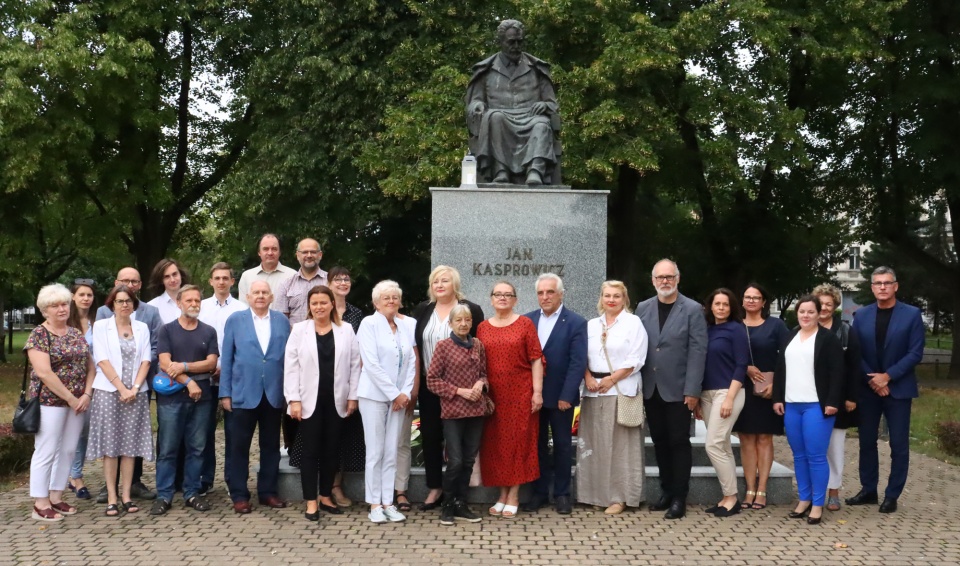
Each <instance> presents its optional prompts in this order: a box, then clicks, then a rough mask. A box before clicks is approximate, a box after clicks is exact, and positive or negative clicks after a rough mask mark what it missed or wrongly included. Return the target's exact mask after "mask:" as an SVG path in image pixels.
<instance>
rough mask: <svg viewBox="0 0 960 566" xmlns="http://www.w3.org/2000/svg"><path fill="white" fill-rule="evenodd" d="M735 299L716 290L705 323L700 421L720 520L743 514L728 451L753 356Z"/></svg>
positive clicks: (707, 304)
mask: <svg viewBox="0 0 960 566" xmlns="http://www.w3.org/2000/svg"><path fill="white" fill-rule="evenodd" d="M736 300H737V299H736V296H735V295H734V294H733V291H731V290H729V289H717V290H716V291H714V292H713V293H710V295H709V296H708V297H707V300H706V301H704V308H705V312H704V315H705V316H706V318H707V336H708V342H707V363H706V366H705V368H704V372H703V388H702V390H701V393H700V406H699V407H698V408H697V418H702V419H703V421H704V423H705V424H706V425H707V442H706V449H707V456H708V457H709V458H710V463H711V464H713V468H714V469H715V470H716V471H717V478H718V479H719V480H720V489H721V490H722V491H723V499H721V500H720V502H719V503H717V504H716V505H714V506H713V507H710V508H709V509H707V513H713V514H714V515H716V516H717V517H729V516H731V515H736V514H737V513H739V512H740V498H739V497H738V496H737V463H736V461H735V460H734V457H733V447H732V446H731V445H730V433H731V432H732V431H733V424H734V423H735V422H737V417H738V416H739V415H740V411H741V410H743V402H744V392H743V382H744V379H745V378H746V375H747V365H749V363H750V354H749V351H748V350H747V328H746V327H745V326H744V325H743V322H742V321H741V316H740V309H739V307H738V306H737V302H736Z"/></svg>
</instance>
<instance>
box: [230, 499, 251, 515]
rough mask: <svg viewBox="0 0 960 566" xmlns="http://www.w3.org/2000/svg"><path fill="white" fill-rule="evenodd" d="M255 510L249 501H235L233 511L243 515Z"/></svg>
mask: <svg viewBox="0 0 960 566" xmlns="http://www.w3.org/2000/svg"><path fill="white" fill-rule="evenodd" d="M251 511H253V508H252V507H250V502H249V501H234V502H233V512H234V513H239V514H241V515H246V514H248V513H250V512H251Z"/></svg>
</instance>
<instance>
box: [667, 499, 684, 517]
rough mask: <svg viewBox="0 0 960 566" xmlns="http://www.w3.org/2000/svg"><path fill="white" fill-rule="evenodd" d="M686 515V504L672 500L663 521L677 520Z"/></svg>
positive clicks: (682, 501)
mask: <svg viewBox="0 0 960 566" xmlns="http://www.w3.org/2000/svg"><path fill="white" fill-rule="evenodd" d="M686 514H687V502H686V501H684V500H682V499H674V500H673V502H671V503H670V508H669V509H667V513H666V514H665V515H664V516H663V518H664V519H679V518H680V517H683V516H684V515H686Z"/></svg>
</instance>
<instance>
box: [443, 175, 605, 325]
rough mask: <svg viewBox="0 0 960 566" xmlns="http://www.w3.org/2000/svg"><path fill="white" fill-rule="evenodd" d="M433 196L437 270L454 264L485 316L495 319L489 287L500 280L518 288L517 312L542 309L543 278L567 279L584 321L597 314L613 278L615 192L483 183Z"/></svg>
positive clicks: (569, 302) (570, 299) (567, 299)
mask: <svg viewBox="0 0 960 566" xmlns="http://www.w3.org/2000/svg"><path fill="white" fill-rule="evenodd" d="M430 192H431V193H432V198H433V219H432V240H431V243H432V253H431V265H432V266H437V265H449V266H451V267H455V268H456V269H457V270H458V271H459V272H460V279H461V288H462V290H463V293H464V294H465V295H466V297H467V298H468V299H469V300H471V301H473V302H475V303H477V304H479V305H480V306H481V307H483V309H484V312H485V313H486V314H487V316H490V315H492V314H493V312H492V307H491V306H490V299H489V297H490V290H491V289H492V288H493V285H494V284H495V283H496V282H497V281H500V280H501V279H502V280H506V281H509V282H510V283H512V284H513V285H514V286H515V287H516V288H517V306H516V311H517V312H518V313H521V314H522V313H527V312H530V311H532V310H534V309H536V308H539V307H538V304H537V292H536V280H537V277H538V276H539V275H540V274H542V273H556V274H557V275H559V276H560V277H561V278H562V279H563V284H564V287H565V288H566V293H565V295H564V305H566V306H567V307H568V308H570V309H572V310H573V311H574V312H577V313H578V314H580V315H582V316H583V317H584V318H587V319H590V318H593V317H595V316H597V300H598V299H599V297H600V284H601V283H602V282H603V281H604V280H605V279H606V273H607V196H608V194H609V191H580V190H571V189H570V188H568V187H566V186H562V185H561V186H544V187H540V188H521V187H520V186H517V185H484V186H483V187H480V188H476V189H460V188H436V187H435V188H431V189H430Z"/></svg>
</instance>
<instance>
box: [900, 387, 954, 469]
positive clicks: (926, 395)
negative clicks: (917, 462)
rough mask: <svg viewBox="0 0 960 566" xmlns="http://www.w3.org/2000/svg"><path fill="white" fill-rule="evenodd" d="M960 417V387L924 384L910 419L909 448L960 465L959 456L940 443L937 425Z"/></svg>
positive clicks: (914, 403)
mask: <svg viewBox="0 0 960 566" xmlns="http://www.w3.org/2000/svg"><path fill="white" fill-rule="evenodd" d="M955 420H960V390H957V389H944V388H939V387H921V388H920V398H918V399H914V401H913V414H912V418H911V419H910V448H911V450H914V451H916V452H920V453H921V454H926V455H927V456H930V457H931V458H936V459H937V460H940V461H943V462H948V463H950V464H954V465H960V457H957V456H951V455H949V454H947V453H945V452H943V451H942V450H940V447H939V446H937V437H936V436H934V434H933V431H934V427H935V426H936V424H937V423H938V422H941V421H955Z"/></svg>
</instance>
